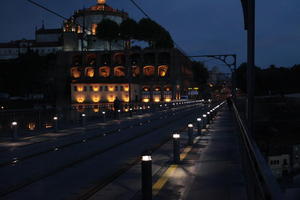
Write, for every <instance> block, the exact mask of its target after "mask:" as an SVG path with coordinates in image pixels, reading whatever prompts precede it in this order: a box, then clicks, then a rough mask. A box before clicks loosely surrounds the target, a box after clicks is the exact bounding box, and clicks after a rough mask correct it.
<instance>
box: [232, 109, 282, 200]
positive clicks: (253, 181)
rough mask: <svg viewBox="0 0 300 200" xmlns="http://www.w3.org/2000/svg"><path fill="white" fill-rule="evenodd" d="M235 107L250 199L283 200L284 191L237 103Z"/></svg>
mask: <svg viewBox="0 0 300 200" xmlns="http://www.w3.org/2000/svg"><path fill="white" fill-rule="evenodd" d="M233 109H234V113H235V116H236V119H237V121H238V124H239V127H240V130H241V141H242V152H243V161H244V164H245V166H244V168H245V171H246V180H247V187H248V188H247V189H248V198H249V199H250V200H282V199H284V197H283V193H282V191H281V189H280V186H279V184H278V183H277V181H276V179H275V177H274V176H273V174H272V171H271V169H270V167H269V166H268V163H267V162H266V160H265V159H264V157H263V155H262V154H261V152H260V150H259V148H258V146H257V144H256V142H255V141H254V139H253V137H252V136H251V135H250V134H249V131H248V128H247V127H246V125H245V123H244V122H243V120H242V118H241V116H240V115H239V112H238V110H237V108H236V105H235V104H234V103H233Z"/></svg>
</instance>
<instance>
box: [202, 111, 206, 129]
mask: <svg viewBox="0 0 300 200" xmlns="http://www.w3.org/2000/svg"><path fill="white" fill-rule="evenodd" d="M202 117H203V123H202V124H203V128H206V123H207V115H206V114H204V115H202Z"/></svg>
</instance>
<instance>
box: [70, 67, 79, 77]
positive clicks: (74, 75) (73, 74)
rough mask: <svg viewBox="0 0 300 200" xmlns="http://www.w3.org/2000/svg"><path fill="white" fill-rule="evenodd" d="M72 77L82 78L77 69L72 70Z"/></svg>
mask: <svg viewBox="0 0 300 200" xmlns="http://www.w3.org/2000/svg"><path fill="white" fill-rule="evenodd" d="M71 76H73V78H79V77H80V71H78V69H77V68H72V70H71Z"/></svg>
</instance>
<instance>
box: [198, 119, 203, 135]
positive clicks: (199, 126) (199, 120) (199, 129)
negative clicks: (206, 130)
mask: <svg viewBox="0 0 300 200" xmlns="http://www.w3.org/2000/svg"><path fill="white" fill-rule="evenodd" d="M201 122H202V119H201V118H200V117H199V118H197V130H198V135H200V134H201Z"/></svg>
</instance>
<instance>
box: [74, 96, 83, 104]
mask: <svg viewBox="0 0 300 200" xmlns="http://www.w3.org/2000/svg"><path fill="white" fill-rule="evenodd" d="M76 100H77V102H78V103H83V102H84V101H85V96H83V95H80V96H77V98H76Z"/></svg>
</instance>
